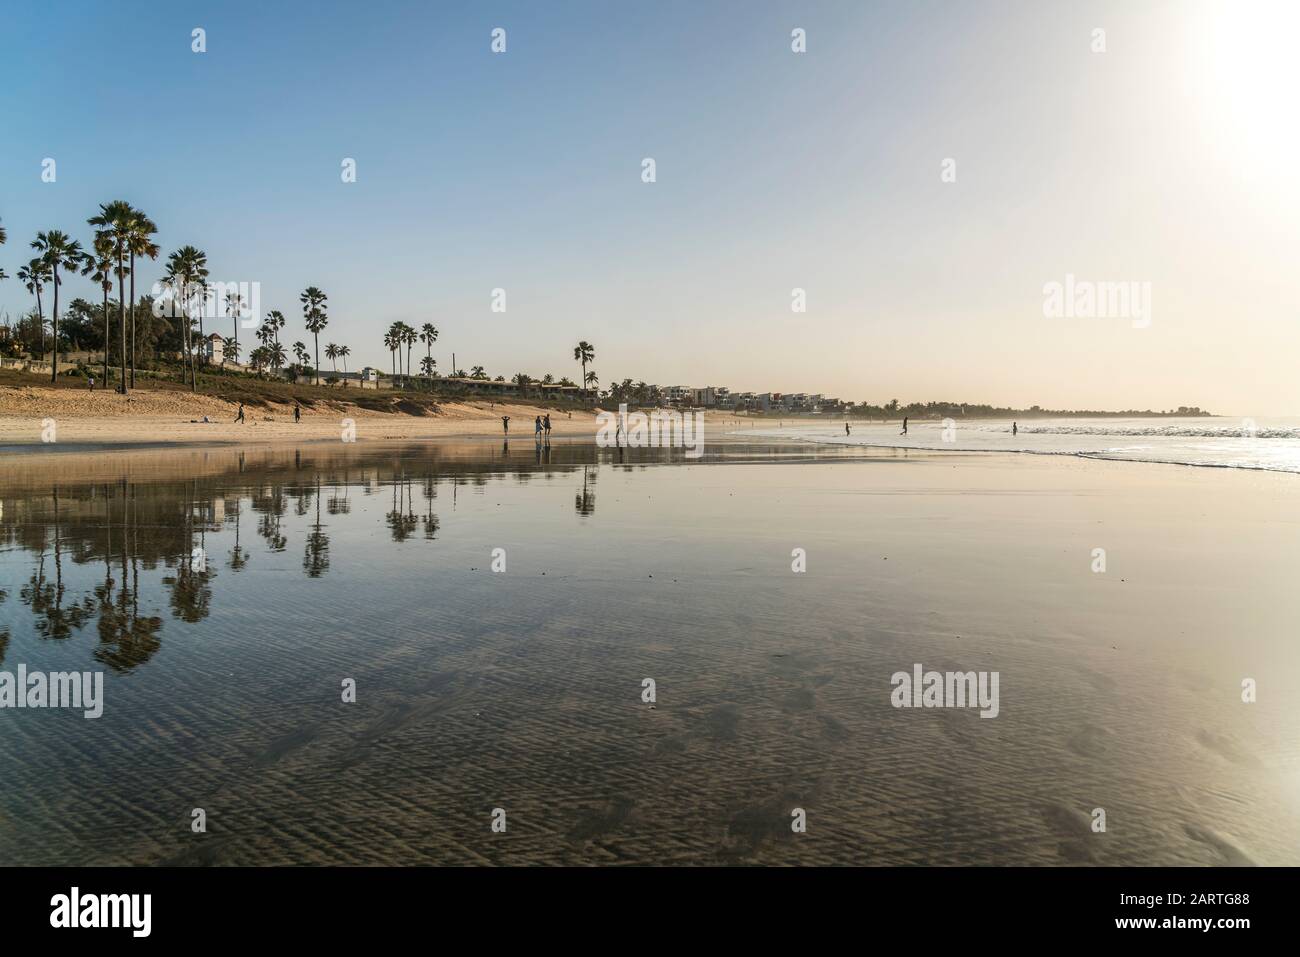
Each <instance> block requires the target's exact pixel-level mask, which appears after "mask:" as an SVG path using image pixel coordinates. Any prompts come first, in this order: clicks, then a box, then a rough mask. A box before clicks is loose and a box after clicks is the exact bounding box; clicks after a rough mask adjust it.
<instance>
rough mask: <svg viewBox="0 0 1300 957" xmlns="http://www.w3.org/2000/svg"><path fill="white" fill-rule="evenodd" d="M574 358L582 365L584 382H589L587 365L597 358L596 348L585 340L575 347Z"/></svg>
mask: <svg viewBox="0 0 1300 957" xmlns="http://www.w3.org/2000/svg"><path fill="white" fill-rule="evenodd" d="M573 358H574V359H575V360H576V361H578V362H580V363H582V381H583V382H586V381H587V363H588V362H591V361H592V360H593V359H595V358H596V347H595V346H593V345H592V344H591V343H590V342H587V341H586V340H585V339H584V340H583V341H582V342H579V343H578V344H577V345H576V346H574V347H573Z"/></svg>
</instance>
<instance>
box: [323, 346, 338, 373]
mask: <svg viewBox="0 0 1300 957" xmlns="http://www.w3.org/2000/svg"><path fill="white" fill-rule="evenodd" d="M325 358H326V359H329V360H330V362H332V363H334V375H335V376H336V377H337V376H338V372H339V347H338V346H336V345H335V344H334V343H332V342H331V343H329V344H328V345H326V346H325Z"/></svg>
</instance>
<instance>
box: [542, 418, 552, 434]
mask: <svg viewBox="0 0 1300 957" xmlns="http://www.w3.org/2000/svg"><path fill="white" fill-rule="evenodd" d="M542 428H543V429H545V430H546V435H547V438H549V437H550V435H551V413H549V412H547V413H546V418H544V419H542Z"/></svg>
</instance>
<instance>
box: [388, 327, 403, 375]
mask: <svg viewBox="0 0 1300 957" xmlns="http://www.w3.org/2000/svg"><path fill="white" fill-rule="evenodd" d="M401 343H402V324H401V323H400V322H395V323H393V324H392V325H391V326H389V327H388V331H387V332H386V333H384V345H386V346H387V347H388V353H389V355H388V358H389V359H390V360H391V362H392V367H393V378H394V379H396V378H397V350H398V349H400V348H401Z"/></svg>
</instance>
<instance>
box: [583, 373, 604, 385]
mask: <svg viewBox="0 0 1300 957" xmlns="http://www.w3.org/2000/svg"><path fill="white" fill-rule="evenodd" d="M582 381H583V382H585V383H586V384H587V388H588V389H594V388H595V387H596V386H598V385H600V376H598V375H596V373H595V372H594V371H592V372H588V373H587V374H586V375H584V376H583V377H582Z"/></svg>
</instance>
